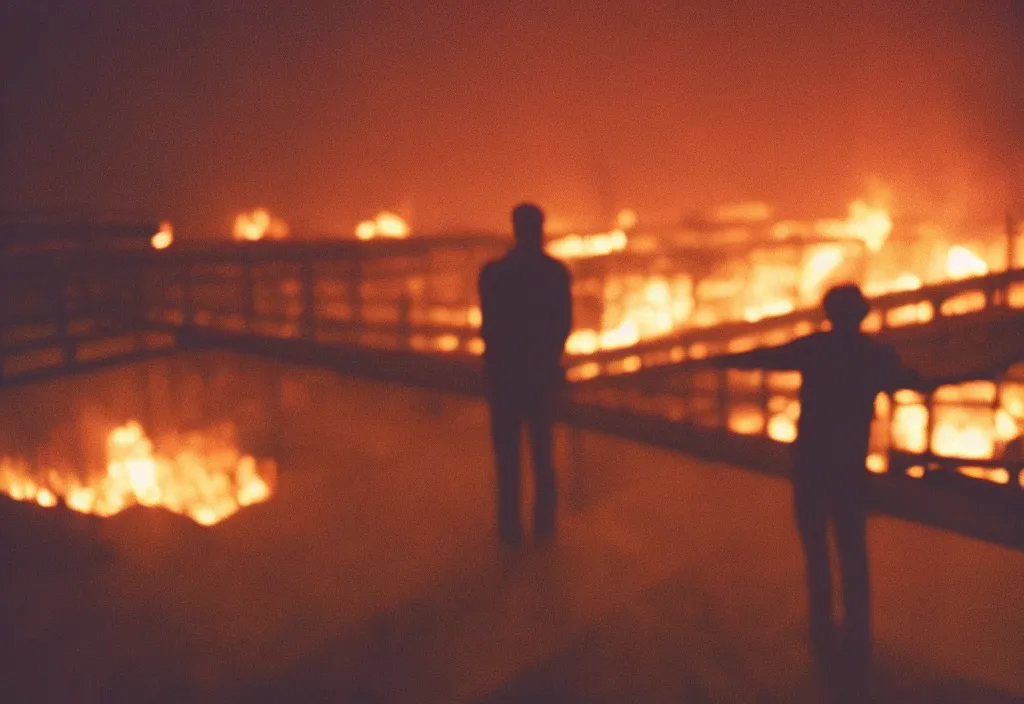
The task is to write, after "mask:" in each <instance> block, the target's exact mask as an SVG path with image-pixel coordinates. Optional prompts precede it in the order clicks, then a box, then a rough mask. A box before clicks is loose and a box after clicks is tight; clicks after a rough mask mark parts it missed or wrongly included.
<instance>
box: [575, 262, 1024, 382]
mask: <svg viewBox="0 0 1024 704" xmlns="http://www.w3.org/2000/svg"><path fill="white" fill-rule="evenodd" d="M870 304H871V312H870V313H869V315H868V317H867V319H866V320H865V323H864V328H865V330H867V331H869V332H876V333H881V334H884V335H886V336H889V337H896V338H898V337H900V336H901V335H903V334H911V335H912V334H914V333H915V332H916V331H917V330H919V329H920V326H922V325H931V326H933V327H934V326H936V325H942V323H943V321H946V320H950V319H955V318H958V317H960V316H964V315H971V314H984V313H986V312H987V313H989V314H992V315H996V316H998V315H1000V314H1002V313H1004V312H1006V311H1007V310H1014V311H1024V269H1015V270H1011V271H1007V272H1001V273H998V274H989V275H987V276H979V277H972V278H967V279H961V280H959V281H949V282H944V283H940V284H935V285H930V286H924V287H922V288H918V289H914V290H910V291H900V292H897V293H889V294H884V295H881V296H876V297H874V298H872V299H871V300H870ZM824 325H825V316H824V313H823V311H821V309H820V308H813V309H805V310H798V311H795V312H793V313H789V314H786V315H780V316H773V317H769V318H762V319H761V320H758V321H754V322H747V321H731V322H724V323H721V324H718V325H715V326H713V327H707V328H692V329H688V330H684V331H682V332H679V333H677V334H673V335H667V336H665V337H661V338H657V339H653V340H648V341H644V342H640V343H639V344H636V345H632V346H630V347H626V348H621V349H608V350H601V351H599V352H595V353H593V354H589V355H585V356H580V357H578V358H570V365H571V366H570V370H569V372H570V377H571V378H573V379H574V380H578V381H586V380H589V379H594V380H595V382H592V383H600V381H599V378H605V377H608V376H614V375H619V374H630V373H636V372H638V371H640V370H641V369H650V368H652V367H653V368H660V367H663V366H665V365H669V364H679V363H681V362H684V361H686V360H691V359H703V358H706V357H709V356H713V355H716V354H725V353H729V352H741V351H745V350H748V349H754V348H755V347H765V346H772V345H780V344H784V343H785V342H788V341H789V340H792V339H794V338H796V337H800V336H801V335H806V334H809V333H811V332H813V331H814V330H818V329H821V328H822V326H824ZM930 329H931V328H930ZM652 371H653V373H655V374H657V373H658V372H657V370H656V369H654V370H652Z"/></svg>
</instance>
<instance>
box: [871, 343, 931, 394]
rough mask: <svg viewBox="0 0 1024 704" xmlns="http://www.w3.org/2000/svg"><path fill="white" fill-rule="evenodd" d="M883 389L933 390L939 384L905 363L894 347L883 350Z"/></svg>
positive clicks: (922, 391) (924, 391)
mask: <svg viewBox="0 0 1024 704" xmlns="http://www.w3.org/2000/svg"><path fill="white" fill-rule="evenodd" d="M882 355H883V357H882V373H883V389H884V390H885V391H886V392H888V393H892V392H893V391H896V390H897V389H910V390H912V391H919V392H921V393H930V392H932V391H933V390H934V389H935V387H936V386H938V384H936V383H935V382H934V381H933V380H930V379H925V378H924V377H923V376H921V374H920V373H919V372H918V371H917V370H916V369H911V368H910V367H907V366H905V365H904V364H903V361H902V360H901V359H900V356H899V354H897V352H896V350H894V349H893V348H892V347H884V348H883V350H882Z"/></svg>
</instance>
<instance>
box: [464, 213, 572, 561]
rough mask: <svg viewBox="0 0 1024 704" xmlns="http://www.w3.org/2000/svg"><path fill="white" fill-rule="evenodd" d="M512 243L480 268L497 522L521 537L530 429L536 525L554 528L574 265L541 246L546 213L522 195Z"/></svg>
mask: <svg viewBox="0 0 1024 704" xmlns="http://www.w3.org/2000/svg"><path fill="white" fill-rule="evenodd" d="M512 226H513V230H514V233H515V246H514V247H513V248H512V249H511V250H510V251H509V252H508V253H507V254H506V255H505V256H503V257H502V258H500V259H497V260H495V261H492V262H490V263H488V264H486V265H485V266H484V267H483V269H482V270H481V271H480V281H479V288H480V310H481V313H482V318H483V319H482V324H481V337H482V338H483V341H484V344H485V350H484V373H485V376H486V382H487V398H488V401H489V403H490V408H491V438H492V441H493V443H494V453H495V457H496V460H497V469H498V530H499V535H500V538H501V540H502V541H503V542H509V543H514V542H518V541H519V540H520V539H521V538H522V533H523V529H522V524H521V522H520V514H519V488H520V447H521V439H522V432H523V426H524V425H525V426H526V428H527V430H528V435H529V439H530V454H531V457H532V460H533V476H534V485H535V487H536V500H535V504H534V532H535V533H536V534H537V536H538V537H541V538H550V537H552V536H553V535H554V532H555V471H554V464H553V460H552V424H553V421H554V410H555V402H556V399H557V396H558V393H559V391H560V389H561V387H562V386H563V384H564V380H565V377H564V372H563V369H562V351H563V349H564V348H565V341H566V339H567V338H568V337H569V332H570V331H571V329H572V292H571V277H570V274H569V270H568V269H566V267H565V265H564V264H562V263H561V262H560V261H558V260H557V259H554V258H552V257H550V256H548V255H547V253H545V251H544V247H543V242H544V213H543V212H542V211H541V209H540V208H538V207H537V206H536V205H533V204H530V203H523V204H520V205H517V206H516V207H515V209H513V211H512Z"/></svg>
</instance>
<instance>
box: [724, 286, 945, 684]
mask: <svg viewBox="0 0 1024 704" xmlns="http://www.w3.org/2000/svg"><path fill="white" fill-rule="evenodd" d="M824 307H825V314H826V316H827V317H828V319H829V321H830V322H831V325H832V329H831V330H829V331H827V332H816V333H813V334H811V335H808V336H806V337H802V338H798V339H796V340H793V341H792V342H790V343H788V344H786V345H783V346H780V347H771V348H764V349H757V350H752V351H750V352H745V353H741V354H736V355H725V356H722V357H719V358H717V359H716V360H715V362H716V363H717V364H718V365H720V366H725V367H738V368H748V369H755V368H756V369H778V370H784V369H788V370H797V371H799V372H800V373H801V375H802V384H801V387H800V420H799V422H798V424H797V437H796V441H795V442H794V443H793V490H794V495H793V498H794V506H795V509H796V524H797V530H798V532H799V534H800V539H801V542H802V544H803V550H804V557H805V560H806V569H807V590H808V596H809V601H810V626H811V644H812V648H813V652H814V655H815V659H816V661H817V662H819V663H820V664H828V663H831V662H833V657H834V656H835V655H841V656H842V659H841V662H842V663H843V664H844V665H846V666H848V667H851V668H852V671H853V672H856V671H857V670H858V669H859V668H860V667H862V666H864V665H866V664H867V661H868V659H869V657H870V650H871V637H870V596H869V584H868V557H867V546H866V544H865V537H866V536H865V528H866V525H865V524H866V517H867V488H868V487H867V478H868V473H867V468H866V460H867V453H868V440H869V436H870V432H871V421H872V419H873V417H874V401H875V397H876V396H877V395H878V393H879V392H882V391H885V392H892V391H894V390H895V389H898V388H915V389H922V390H924V389H925V385H924V382H923V381H922V380H921V378H920V377H919V376H918V375H917V373H916V372H913V371H911V370H909V369H906V368H905V367H904V366H903V365H902V364H901V363H900V359H899V356H898V355H897V354H896V351H895V350H894V349H893V348H892V347H890V346H888V345H884V344H882V343H879V342H877V341H875V340H873V339H872V338H871V337H869V336H868V335H866V334H864V333H863V332H861V331H860V325H861V323H862V322H863V320H864V318H865V317H866V316H867V313H868V304H867V301H866V300H865V299H864V296H863V294H862V293H861V291H860V289H859V288H858V287H857V286H855V285H852V284H848V285H843V286H837V287H835V288H833V289H831V290H830V291H828V293H827V294H826V295H825V299H824ZM830 520H831V522H832V525H833V529H834V531H835V539H836V547H837V550H838V553H839V563H840V568H841V573H842V585H843V602H844V620H843V633H842V635H843V638H842V641H841V643H840V642H837V638H836V626H835V624H834V622H833V619H832V573H831V566H830V562H829V544H828V523H829V521H830ZM837 646H839V647H840V650H839V651H837V650H836V648H837ZM848 671H849V670H848Z"/></svg>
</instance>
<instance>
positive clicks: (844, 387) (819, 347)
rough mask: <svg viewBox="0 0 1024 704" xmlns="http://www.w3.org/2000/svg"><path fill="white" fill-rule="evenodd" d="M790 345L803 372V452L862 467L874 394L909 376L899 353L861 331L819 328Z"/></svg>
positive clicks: (795, 363)
mask: <svg viewBox="0 0 1024 704" xmlns="http://www.w3.org/2000/svg"><path fill="white" fill-rule="evenodd" d="M787 347H789V349H790V351H791V356H792V357H793V364H792V365H791V366H792V368H795V369H798V370H799V371H800V373H801V376H802V382H801V386H800V421H799V425H798V431H797V443H796V447H795V449H796V451H797V453H798V456H800V457H802V458H804V459H807V460H809V461H815V462H818V461H827V462H829V463H840V464H843V463H846V462H851V463H853V464H855V465H859V466H860V468H861V469H862V468H863V459H864V457H865V456H866V454H867V450H868V440H869V437H870V433H871V420H872V418H873V417H874V402H875V397H876V396H877V395H878V394H879V392H881V391H892V390H894V389H895V388H897V387H898V386H900V385H901V383H902V382H904V381H909V379H908V378H907V372H906V370H904V369H903V367H902V365H901V364H900V360H899V356H898V355H897V354H896V352H895V350H893V349H892V348H891V347H889V346H888V345H884V344H880V343H878V342H876V341H874V340H872V339H871V338H870V337H868V336H867V335H865V334H863V333H860V332H855V333H852V334H839V333H835V332H822V333H815V334H813V335H809V336H808V337H805V338H802V339H800V340H796V341H795V342H793V343H791V345H788V346H787Z"/></svg>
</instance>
